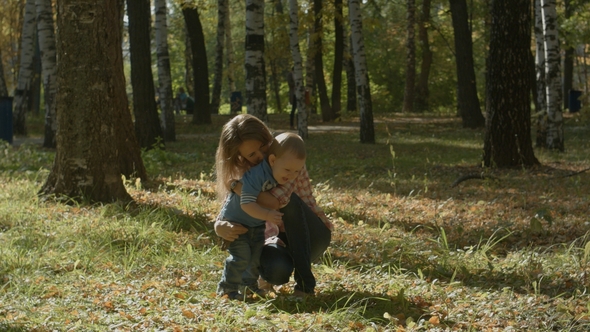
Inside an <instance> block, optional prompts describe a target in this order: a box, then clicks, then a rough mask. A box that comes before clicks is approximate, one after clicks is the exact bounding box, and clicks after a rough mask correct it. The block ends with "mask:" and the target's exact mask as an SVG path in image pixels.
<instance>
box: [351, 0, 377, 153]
mask: <svg viewBox="0 0 590 332" xmlns="http://www.w3.org/2000/svg"><path fill="white" fill-rule="evenodd" d="M348 13H349V14H348V15H349V19H350V29H351V39H352V48H353V50H354V67H355V69H356V72H355V77H356V90H357V92H358V103H359V109H360V122H361V128H360V129H361V130H360V139H361V143H375V129H374V124H373V102H372V100H371V90H370V84H369V72H368V70H367V59H366V56H365V42H364V40H363V21H362V16H361V8H360V4H359V0H349V1H348Z"/></svg>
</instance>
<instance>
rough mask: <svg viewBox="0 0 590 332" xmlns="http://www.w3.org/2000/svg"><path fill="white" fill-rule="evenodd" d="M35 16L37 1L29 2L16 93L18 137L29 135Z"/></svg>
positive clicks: (14, 112) (26, 4) (14, 122)
mask: <svg viewBox="0 0 590 332" xmlns="http://www.w3.org/2000/svg"><path fill="white" fill-rule="evenodd" d="M35 16H36V15H35V0H27V2H26V3H25V14H24V20H23V30H22V34H21V53H20V67H19V71H18V83H17V86H16V91H15V93H14V111H13V119H14V121H13V128H14V134H17V135H26V134H27V127H26V122H25V113H26V111H27V106H28V101H27V96H28V95H29V90H30V83H31V74H32V72H33V57H34V55H35V43H34V41H35Z"/></svg>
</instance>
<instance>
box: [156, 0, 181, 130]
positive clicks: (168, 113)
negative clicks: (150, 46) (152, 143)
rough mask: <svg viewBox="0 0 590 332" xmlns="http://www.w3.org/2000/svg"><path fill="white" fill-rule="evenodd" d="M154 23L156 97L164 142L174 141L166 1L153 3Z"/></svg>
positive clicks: (161, 0) (157, 0) (174, 128)
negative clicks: (156, 73) (156, 72)
mask: <svg viewBox="0 0 590 332" xmlns="http://www.w3.org/2000/svg"><path fill="white" fill-rule="evenodd" d="M154 12H155V16H156V21H155V24H154V28H155V33H156V54H157V57H158V59H157V64H158V85H159V87H158V96H159V101H160V108H161V110H162V114H161V117H162V129H163V131H164V140H165V141H167V142H173V141H176V124H175V122H174V104H173V101H172V99H173V92H172V75H171V74H170V54H169V53H168V22H167V19H166V13H167V10H166V0H155V1H154Z"/></svg>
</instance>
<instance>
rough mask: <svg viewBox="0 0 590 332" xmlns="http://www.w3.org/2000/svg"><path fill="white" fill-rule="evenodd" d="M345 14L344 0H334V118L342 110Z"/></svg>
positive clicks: (336, 117) (334, 118)
mask: <svg viewBox="0 0 590 332" xmlns="http://www.w3.org/2000/svg"><path fill="white" fill-rule="evenodd" d="M343 21H344V15H343V13H342V0H334V68H333V70H332V114H333V120H336V119H338V118H339V117H340V112H341V111H342V68H343V63H344V27H343Z"/></svg>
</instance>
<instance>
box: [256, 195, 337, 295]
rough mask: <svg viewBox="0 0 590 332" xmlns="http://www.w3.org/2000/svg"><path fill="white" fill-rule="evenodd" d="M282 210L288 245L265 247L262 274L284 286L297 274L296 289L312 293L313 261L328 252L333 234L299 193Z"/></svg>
mask: <svg viewBox="0 0 590 332" xmlns="http://www.w3.org/2000/svg"><path fill="white" fill-rule="evenodd" d="M281 212H283V213H284V214H283V223H284V225H285V233H281V234H279V237H280V238H281V239H282V240H283V242H285V244H286V245H287V247H286V248H285V247H282V246H279V245H276V244H271V245H267V246H264V248H263V250H262V255H261V257H260V275H261V276H262V278H263V279H264V280H266V281H268V282H270V283H271V284H273V285H282V284H284V283H287V282H288V281H289V278H290V277H291V274H293V273H294V278H295V281H296V282H297V285H296V286H295V289H297V290H301V291H303V292H306V293H312V292H313V291H314V288H315V285H316V281H315V277H314V275H313V273H312V272H311V263H312V262H313V261H315V260H316V259H318V258H320V257H321V256H322V255H323V254H324V251H326V249H327V248H328V246H329V245H330V241H331V239H332V233H331V232H330V230H329V229H328V227H326V225H325V224H324V222H323V221H322V220H321V219H320V218H319V217H318V216H317V215H316V214H315V213H314V212H313V211H312V210H311V209H310V208H309V206H307V205H306V204H305V203H304V202H303V201H302V200H301V198H299V196H297V195H296V194H293V195H291V200H290V201H289V204H287V206H285V207H284V208H282V209H281Z"/></svg>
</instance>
